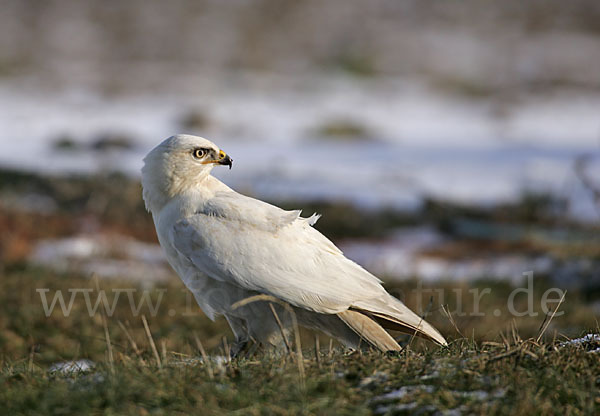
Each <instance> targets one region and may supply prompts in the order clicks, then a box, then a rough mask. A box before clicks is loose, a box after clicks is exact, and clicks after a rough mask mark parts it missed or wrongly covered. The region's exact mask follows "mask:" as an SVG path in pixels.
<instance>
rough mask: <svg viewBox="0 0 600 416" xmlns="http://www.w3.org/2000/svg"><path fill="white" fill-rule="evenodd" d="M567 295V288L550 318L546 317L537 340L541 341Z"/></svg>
mask: <svg viewBox="0 0 600 416" xmlns="http://www.w3.org/2000/svg"><path fill="white" fill-rule="evenodd" d="M566 295H567V291H566V290H565V291H564V293H563V295H562V297H561V298H560V301H559V302H558V305H556V308H555V309H554V312H552V315H551V316H550V319H544V324H543V326H542V329H541V330H540V333H539V334H538V336H537V338H536V339H535V342H537V343H539V342H540V339H542V336H543V335H544V332H546V330H547V329H548V326H549V325H550V322H552V318H554V315H556V312H558V308H560V305H562V303H563V302H564V300H565V296H566ZM546 316H547V315H546Z"/></svg>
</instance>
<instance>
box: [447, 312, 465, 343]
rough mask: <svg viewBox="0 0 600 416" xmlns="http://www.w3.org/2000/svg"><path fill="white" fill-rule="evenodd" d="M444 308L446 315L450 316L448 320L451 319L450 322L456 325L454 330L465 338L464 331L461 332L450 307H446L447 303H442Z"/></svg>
mask: <svg viewBox="0 0 600 416" xmlns="http://www.w3.org/2000/svg"><path fill="white" fill-rule="evenodd" d="M442 310H443V311H444V313H445V314H446V317H447V318H448V320H449V321H450V324H452V326H453V327H454V330H455V331H456V332H457V333H458V335H460V336H461V337H462V338H465V336H464V335H463V333H462V332H460V329H458V325H456V321H455V320H454V317H453V316H452V314H451V313H450V311H449V310H448V309H446V305H442Z"/></svg>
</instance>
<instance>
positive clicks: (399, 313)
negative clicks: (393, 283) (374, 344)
mask: <svg viewBox="0 0 600 416" xmlns="http://www.w3.org/2000/svg"><path fill="white" fill-rule="evenodd" d="M352 309H354V310H357V311H360V312H362V313H364V314H366V315H369V316H370V317H372V319H374V320H375V321H377V323H379V325H381V326H382V327H383V328H386V329H390V330H394V331H400V332H402V333H405V334H411V335H412V334H414V335H417V336H419V337H421V338H425V339H428V340H431V341H434V342H436V343H438V344H440V345H448V343H447V342H446V340H445V339H444V337H443V336H442V334H440V333H439V332H438V330H437V329H435V328H434V327H433V326H431V324H429V322H427V321H425V320H424V319H423V318H422V317H420V316H419V315H417V314H416V313H414V312H413V311H411V310H410V309H408V307H406V305H404V304H403V303H402V302H400V301H399V300H398V299H396V298H394V297H393V296H391V295H390V296H388V297H387V298H384V299H370V300H368V301H366V302H357V303H356V304H355V305H353V308H352Z"/></svg>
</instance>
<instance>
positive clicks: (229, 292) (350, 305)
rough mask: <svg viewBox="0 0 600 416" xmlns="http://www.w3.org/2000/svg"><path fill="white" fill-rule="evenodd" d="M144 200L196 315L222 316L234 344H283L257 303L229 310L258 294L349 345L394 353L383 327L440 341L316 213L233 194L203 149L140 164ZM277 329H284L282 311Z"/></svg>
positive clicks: (188, 146)
mask: <svg viewBox="0 0 600 416" xmlns="http://www.w3.org/2000/svg"><path fill="white" fill-rule="evenodd" d="M144 161H145V166H144V168H143V170H142V185H143V187H144V200H145V201H146V206H147V207H148V209H149V210H150V211H151V212H152V215H153V218H154V222H155V225H156V230H157V234H158V238H159V241H160V243H161V245H162V247H163V249H164V250H165V252H166V253H167V257H168V259H169V262H170V264H171V266H172V267H173V268H174V269H175V270H176V271H177V273H178V274H179V275H180V276H181V278H182V280H183V281H184V282H185V284H186V285H187V286H188V287H189V288H190V290H191V291H192V292H193V293H194V296H195V297H196V300H197V301H198V303H199V305H200V306H201V308H202V309H203V310H204V311H205V313H206V314H207V315H208V316H209V317H211V318H214V317H215V316H216V315H218V314H222V315H225V317H226V318H227V320H228V322H229V324H230V325H231V327H232V330H233V332H234V334H235V336H236V338H237V339H238V341H239V342H240V344H242V343H243V342H244V341H245V340H247V339H249V338H253V339H255V340H256V341H259V342H261V343H263V344H271V345H276V346H279V345H282V344H281V335H280V332H281V331H280V329H279V328H278V326H277V325H276V322H275V320H274V318H273V316H272V312H271V310H270V308H269V307H268V305H266V304H265V302H257V303H252V304H248V305H246V306H244V307H242V308H239V309H235V310H233V309H232V308H231V305H232V304H233V303H235V302H237V301H239V300H242V299H244V298H246V297H249V296H252V295H254V294H257V293H264V294H269V295H272V296H274V297H276V298H278V299H280V300H282V301H284V302H287V303H289V304H290V305H292V306H293V307H294V310H295V311H296V314H297V316H298V320H299V322H300V324H301V325H304V326H306V327H309V328H314V329H319V330H321V331H324V332H326V333H327V334H329V335H331V336H333V337H336V338H338V339H339V340H340V341H342V342H344V343H345V344H347V345H348V346H352V347H356V346H357V345H358V344H360V342H361V340H364V341H366V343H368V344H371V345H372V346H375V347H377V348H379V349H381V350H398V349H400V347H399V346H398V344H397V343H396V341H394V339H393V338H392V337H391V336H390V335H389V334H387V332H386V331H385V330H384V329H383V328H382V327H384V328H387V329H395V330H401V331H402V332H408V333H412V332H415V331H416V334H417V335H419V336H423V337H425V338H429V339H431V340H434V341H436V342H438V343H440V344H445V340H444V338H443V337H442V336H441V335H440V334H439V332H437V331H436V330H435V329H434V328H433V327H432V326H431V325H429V324H428V323H427V322H425V321H423V320H422V319H421V318H420V317H419V316H417V315H416V314H414V313H413V312H412V311H410V310H409V309H408V308H407V307H406V306H404V304H402V302H400V301H399V300H397V299H395V298H394V297H392V296H391V295H389V294H388V293H387V292H386V291H385V289H384V288H383V287H382V286H381V282H380V280H379V279H377V278H376V277H375V276H373V275H372V274H370V273H369V272H367V271H366V270H364V269H363V268H362V267H361V266H359V265H358V264H356V263H354V262H352V261H351V260H349V259H347V258H346V257H345V256H344V255H343V253H342V252H341V251H340V250H339V249H338V248H337V247H336V246H335V245H334V244H333V243H332V242H331V241H329V240H328V239H327V238H326V237H324V236H323V235H322V234H321V233H319V232H318V231H317V230H316V229H314V228H313V227H312V225H313V224H314V223H315V222H316V220H317V219H318V217H317V216H314V215H313V216H312V217H310V218H302V217H301V216H300V211H284V210H282V209H280V208H278V207H276V206H273V205H270V204H267V203H265V202H262V201H259V200H256V199H253V198H249V197H247V196H243V195H241V194H238V193H237V192H235V191H233V190H231V189H230V188H229V187H227V186H226V185H224V184H223V183H222V182H220V181H219V180H217V179H216V178H214V177H213V176H211V175H210V171H211V169H212V167H214V165H215V164H228V165H230V166H231V159H229V157H228V156H227V155H225V153H223V152H222V151H220V149H218V147H217V146H216V145H214V144H213V143H212V142H210V141H208V140H206V139H203V138H199V137H194V136H188V135H177V136H173V137H170V138H169V139H167V140H165V141H164V142H163V143H161V144H160V145H158V146H157V147H156V148H155V149H153V150H152V151H151V152H150V153H149V154H148V156H147V157H146V158H145V159H144ZM278 311H279V316H281V317H282V321H284V325H285V326H286V327H288V326H289V319H287V318H286V317H285V315H286V314H285V312H284V311H283V309H279V310H278Z"/></svg>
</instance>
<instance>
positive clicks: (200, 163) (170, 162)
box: [142, 134, 233, 212]
mask: <svg viewBox="0 0 600 416" xmlns="http://www.w3.org/2000/svg"><path fill="white" fill-rule="evenodd" d="M232 163H233V160H232V159H231V158H230V157H229V156H228V155H227V154H226V153H225V152H223V151H222V150H221V149H219V147H218V146H217V145H215V144H214V143H213V142H211V141H210V140H206V139H205V138H202V137H197V136H191V135H188V134H178V135H175V136H171V137H169V138H168V139H166V140H165V141H163V142H162V143H161V144H159V145H158V146H156V147H155V148H154V149H152V150H151V151H150V153H148V154H147V155H146V157H145V158H144V167H143V168H142V186H143V188H144V201H145V202H146V208H148V209H149V210H150V211H153V212H154V211H156V210H160V208H162V206H164V204H165V203H166V201H168V200H169V199H170V198H172V197H173V196H175V195H178V194H179V193H181V192H183V191H185V190H186V189H189V188H190V187H193V186H195V185H197V184H198V183H199V182H201V181H203V180H204V179H205V178H206V177H207V176H208V175H209V174H210V171H211V170H212V168H213V167H214V166H215V165H225V166H229V169H231V165H232Z"/></svg>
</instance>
